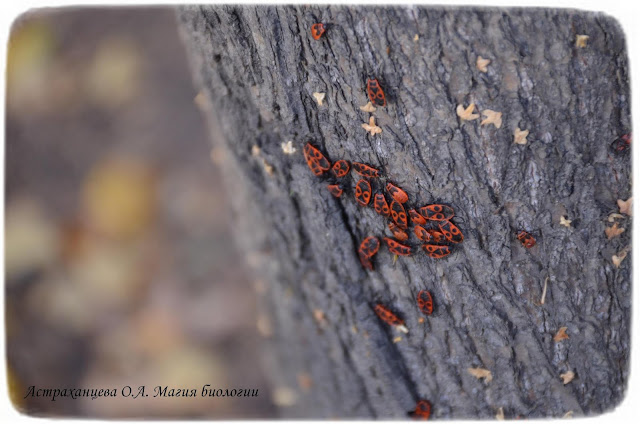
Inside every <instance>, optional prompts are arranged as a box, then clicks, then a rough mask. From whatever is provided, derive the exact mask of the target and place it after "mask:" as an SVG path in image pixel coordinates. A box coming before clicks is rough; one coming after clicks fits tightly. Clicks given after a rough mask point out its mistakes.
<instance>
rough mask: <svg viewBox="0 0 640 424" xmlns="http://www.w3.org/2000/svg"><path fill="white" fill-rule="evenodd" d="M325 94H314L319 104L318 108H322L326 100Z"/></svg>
mask: <svg viewBox="0 0 640 424" xmlns="http://www.w3.org/2000/svg"><path fill="white" fill-rule="evenodd" d="M324 96H325V93H313V97H314V98H315V99H316V102H318V106H322V101H323V100H324Z"/></svg>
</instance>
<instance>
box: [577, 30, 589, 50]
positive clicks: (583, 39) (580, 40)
mask: <svg viewBox="0 0 640 424" xmlns="http://www.w3.org/2000/svg"><path fill="white" fill-rule="evenodd" d="M588 39H589V36H588V35H583V34H578V35H576V47H578V48H580V49H583V48H585V47H587V40H588Z"/></svg>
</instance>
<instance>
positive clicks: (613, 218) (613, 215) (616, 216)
mask: <svg viewBox="0 0 640 424" xmlns="http://www.w3.org/2000/svg"><path fill="white" fill-rule="evenodd" d="M616 218H617V219H622V218H624V215H621V214H619V213H612V214H611V215H609V217H608V218H607V221H609V222H616Z"/></svg>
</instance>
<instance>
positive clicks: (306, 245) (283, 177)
mask: <svg viewBox="0 0 640 424" xmlns="http://www.w3.org/2000/svg"><path fill="white" fill-rule="evenodd" d="M178 15H179V20H180V22H181V27H182V30H183V33H184V36H185V40H186V44H187V46H188V48H189V50H190V52H191V57H192V64H193V66H194V71H195V74H196V80H197V81H198V84H199V85H200V88H201V89H202V91H203V92H204V94H206V96H207V98H208V99H209V107H208V108H206V110H205V112H206V114H207V116H208V118H209V119H210V122H211V123H212V125H211V127H212V132H213V134H214V137H213V138H214V139H217V140H219V141H221V142H222V143H221V146H222V147H221V149H222V152H224V153H225V156H224V161H223V162H224V166H225V170H226V171H225V175H226V176H227V179H226V184H227V187H228V189H229V193H231V194H232V195H231V196H230V200H229V201H231V202H233V203H234V207H235V211H236V215H237V221H236V224H235V226H236V230H237V235H238V239H239V242H240V245H241V246H242V248H243V249H245V250H246V251H247V253H248V254H249V257H250V258H251V263H252V264H253V265H254V266H256V267H257V269H258V270H259V273H260V279H261V280H262V281H263V283H265V286H266V288H267V290H266V291H265V294H264V305H265V311H266V312H267V313H268V316H269V318H270V328H271V329H270V330H269V331H266V330H265V331H264V332H265V333H269V332H271V335H270V337H269V338H268V343H269V344H270V346H271V350H270V351H271V352H272V353H275V354H273V355H271V356H269V358H270V359H268V361H267V362H268V363H269V365H270V367H271V368H270V372H271V374H272V379H273V381H274V385H275V386H277V387H283V386H284V387H290V388H293V389H295V390H297V388H296V387H297V383H296V376H297V375H298V374H299V373H305V372H306V373H309V374H310V375H311V376H312V379H313V386H312V388H311V390H310V391H308V392H305V391H304V390H300V393H299V394H298V395H297V398H296V400H295V402H294V404H293V405H291V406H289V407H287V408H283V413H284V414H285V416H289V417H320V418H322V417H325V418H326V417H385V418H390V417H394V418H402V417H406V414H407V411H409V410H411V409H412V408H413V407H414V406H415V403H416V400H417V399H420V398H425V399H429V400H430V401H431V402H432V404H433V413H432V417H434V418H473V417H482V418H492V417H494V416H495V415H496V412H497V411H498V409H499V408H501V407H502V408H503V410H504V413H505V416H506V417H507V418H510V417H511V418H514V417H517V416H521V417H530V418H533V417H541V416H549V417H551V416H552V417H560V416H563V415H564V414H565V413H567V412H568V411H573V413H574V416H579V415H588V414H595V413H600V412H602V411H604V410H607V409H609V408H612V407H614V406H615V405H617V404H618V403H619V402H620V401H621V399H622V398H623V396H624V391H625V388H626V382H627V378H628V361H629V338H630V334H629V316H630V299H631V297H630V260H629V258H627V259H626V260H624V261H623V263H622V265H621V266H620V267H619V268H617V267H615V266H614V265H613V264H612V260H611V257H612V255H613V254H615V253H616V252H619V251H620V250H622V249H623V248H625V247H626V246H627V245H629V243H630V236H631V231H630V220H629V218H628V217H626V216H625V218H624V219H618V222H619V225H620V226H622V227H624V228H625V229H626V231H625V232H624V233H622V235H621V236H619V237H616V238H614V239H612V240H608V239H607V237H606V236H605V233H604V229H605V228H606V227H607V226H610V225H612V224H610V223H608V222H607V217H608V215H609V214H610V213H612V212H618V207H617V206H616V200H617V199H627V198H628V197H630V195H631V194H630V162H629V157H628V156H627V155H625V154H622V155H620V154H617V153H615V152H613V151H612V150H611V148H610V147H609V145H610V143H611V141H612V140H614V139H615V138H616V137H617V136H619V135H620V134H623V133H626V132H629V131H630V116H629V101H630V98H629V85H628V84H629V82H628V69H627V59H626V52H625V43H624V35H623V33H622V31H621V29H620V27H619V26H618V24H617V23H616V22H615V21H614V20H613V19H611V18H609V17H607V16H603V15H601V14H594V13H586V12H579V11H567V10H545V9H445V8H427V7H415V6H414V7H384V8H383V7H378V8H373V7H332V6H313V7H308V6H300V7H228V6H225V7H222V6H207V7H185V8H182V9H180V11H179V14H178ZM315 22H324V23H327V24H330V25H329V27H328V29H327V32H326V33H325V36H324V37H323V38H321V39H320V40H318V41H316V40H314V39H313V38H312V37H311V35H310V31H309V30H310V27H311V25H312V24H313V23H315ZM578 34H586V35H588V36H589V39H588V42H587V45H586V47H584V48H579V47H576V45H575V40H576V35H578ZM416 35H418V37H417V38H415V36H416ZM478 56H482V57H484V58H489V59H490V60H491V64H490V65H489V66H488V72H487V73H481V72H479V71H478V69H476V58H477V57H478ZM374 76H375V77H377V78H378V79H379V80H380V81H381V83H382V84H383V87H384V89H385V92H386V95H387V101H388V104H387V106H386V107H385V108H378V109H377V110H376V111H375V112H374V113H373V115H374V116H375V118H376V121H377V123H378V125H380V127H381V128H382V130H383V132H382V133H381V134H378V135H375V136H373V137H372V136H370V135H369V134H367V133H365V131H364V130H363V129H362V128H361V124H362V123H363V122H366V121H368V119H369V115H370V114H368V113H365V112H363V111H361V110H360V109H359V107H360V106H363V105H364V104H365V103H367V101H368V100H367V97H366V93H365V81H366V79H367V78H369V77H374ZM313 92H324V93H326V98H325V103H324V105H322V106H319V105H318V104H317V103H316V101H315V100H314V98H313V97H312V93H313ZM470 103H475V104H476V105H477V110H484V109H492V110H495V111H500V112H502V113H503V116H502V118H503V125H502V128H500V129H497V128H495V127H494V126H493V125H484V126H481V125H480V120H475V121H469V122H466V121H461V120H460V119H459V118H458V116H457V115H456V112H455V111H456V106H457V105H458V104H463V105H465V106H466V105H468V104H470ZM516 128H520V129H523V130H524V129H527V130H529V131H530V133H529V136H528V138H527V139H528V144H526V145H519V144H514V142H513V133H514V130H515V129H516ZM287 140H292V141H293V145H294V147H296V148H297V151H296V153H295V154H293V155H286V154H284V153H283V150H282V149H281V143H282V142H284V141H287ZM307 141H312V142H313V143H315V144H316V145H317V146H319V147H321V149H322V150H323V151H324V152H326V154H327V155H328V157H329V158H330V160H337V159H339V158H344V159H348V160H353V161H360V162H365V163H369V164H372V165H374V166H377V167H379V168H380V169H381V170H382V171H383V172H384V174H385V175H386V176H388V177H389V178H390V179H391V180H393V181H395V182H396V183H398V185H399V186H401V187H403V188H404V189H405V190H406V191H407V192H408V193H409V195H410V197H411V199H412V201H414V202H415V204H417V205H423V204H427V203H434V202H436V201H437V202H444V203H447V204H450V205H452V206H453V207H454V208H455V210H456V214H457V218H456V219H457V221H456V222H457V223H458V224H459V226H460V227H461V229H462V231H463V232H464V234H465V241H464V243H462V245H461V246H460V247H459V248H458V249H457V250H456V251H455V253H454V254H452V255H450V256H449V257H447V258H444V259H440V260H434V259H431V258H428V257H427V256H425V255H424V254H420V253H418V254H415V255H414V256H412V257H410V258H400V259H399V260H398V261H397V262H396V263H395V264H394V263H393V258H392V255H391V254H389V252H388V251H387V250H386V249H385V248H384V247H382V248H381V251H380V253H378V255H377V257H376V258H375V261H374V262H375V267H376V268H375V271H374V272H367V271H364V270H363V269H362V268H361V266H360V264H359V262H358V258H357V255H356V250H357V246H358V244H359V242H360V241H361V240H362V239H363V238H364V237H365V236H368V235H378V236H381V235H382V234H383V233H384V229H385V222H384V221H383V219H382V218H381V217H380V216H379V215H377V214H376V213H375V212H374V211H373V209H372V208H362V207H359V206H358V205H357V204H356V203H355V202H354V200H353V197H352V195H351V194H349V195H344V196H343V197H342V198H340V199H334V198H333V197H332V196H331V195H330V194H329V192H328V191H327V190H326V187H325V185H326V183H323V182H322V181H321V180H320V179H318V178H316V177H314V176H313V175H312V174H311V172H310V171H309V169H308V168H307V166H306V164H305V162H304V159H303V156H302V146H303V145H304V143H305V142H307ZM253 146H258V147H260V153H259V154H257V155H252V147H253ZM254 153H257V152H256V151H254ZM265 163H266V164H268V165H269V166H272V167H273V168H272V171H273V172H272V174H270V173H269V172H268V171H269V167H268V166H266V167H265ZM349 179H350V183H349V184H350V185H351V186H353V185H354V181H355V180H353V179H352V177H349ZM221 201H223V200H222V199H221ZM224 201H227V200H224ZM561 216H566V217H568V218H569V219H571V220H572V223H571V228H567V227H565V226H562V225H560V224H559V220H560V217H561ZM521 229H524V230H528V231H530V232H532V233H533V234H534V235H536V236H537V239H538V244H537V245H536V246H535V247H534V248H532V249H529V250H527V249H525V248H523V246H522V245H521V244H520V243H519V242H518V240H516V238H515V233H516V232H517V231H518V230H521ZM547 278H548V288H547V292H546V299H545V302H544V304H540V300H541V296H542V292H543V287H544V282H545V279H547ZM421 289H428V290H430V291H431V292H432V294H433V296H434V300H435V304H436V309H435V312H434V314H433V315H432V316H430V317H428V318H427V319H426V322H424V323H420V322H419V321H418V320H419V318H420V317H421V314H420V311H419V310H418V308H417V306H416V300H415V298H416V294H417V292H418V291H419V290H421ZM376 302H382V303H384V304H386V305H388V306H389V307H391V308H392V309H394V310H396V311H398V312H399V314H400V315H401V316H402V317H403V318H404V319H405V321H406V323H407V326H408V328H409V330H410V332H409V334H408V335H406V336H404V335H402V340H400V341H397V340H396V342H394V338H395V337H397V336H398V335H400V333H397V332H395V331H394V330H393V329H390V328H389V327H388V326H387V325H385V324H384V323H383V322H381V321H380V320H379V319H378V318H377V317H376V316H375V315H374V313H373V311H372V306H373V305H374V304H375V303H376ZM314 310H322V311H323V312H324V320H318V319H314ZM263 325H265V324H264V323H263ZM563 326H566V327H568V330H567V333H568V334H569V337H570V338H569V339H568V340H563V341H561V342H554V341H553V336H554V334H555V333H556V331H557V330H558V329H559V328H560V327H563ZM469 367H482V368H486V369H488V370H490V371H491V372H492V375H493V380H492V381H490V382H485V381H484V380H480V379H476V378H475V377H473V376H472V375H470V374H469V373H468V371H467V369H468V368H469ZM568 370H573V371H574V372H575V375H576V376H575V379H574V380H573V381H572V382H570V383H568V384H566V385H564V384H563V382H562V380H561V378H560V377H559V376H560V374H562V373H564V372H566V371H568ZM285 403H288V402H285Z"/></svg>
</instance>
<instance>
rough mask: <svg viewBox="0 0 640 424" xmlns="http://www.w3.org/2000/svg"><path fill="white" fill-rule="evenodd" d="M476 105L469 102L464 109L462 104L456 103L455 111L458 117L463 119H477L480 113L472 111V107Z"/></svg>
mask: <svg viewBox="0 0 640 424" xmlns="http://www.w3.org/2000/svg"><path fill="white" fill-rule="evenodd" d="M475 107H476V105H475V104H474V103H471V104H470V105H469V106H468V107H467V108H466V109H465V108H464V107H463V106H462V105H458V107H457V108H456V113H457V114H458V116H459V117H460V119H462V120H464V121H473V120H474V119H478V118H479V117H480V115H478V114H477V113H473V109H474V108H475Z"/></svg>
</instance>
